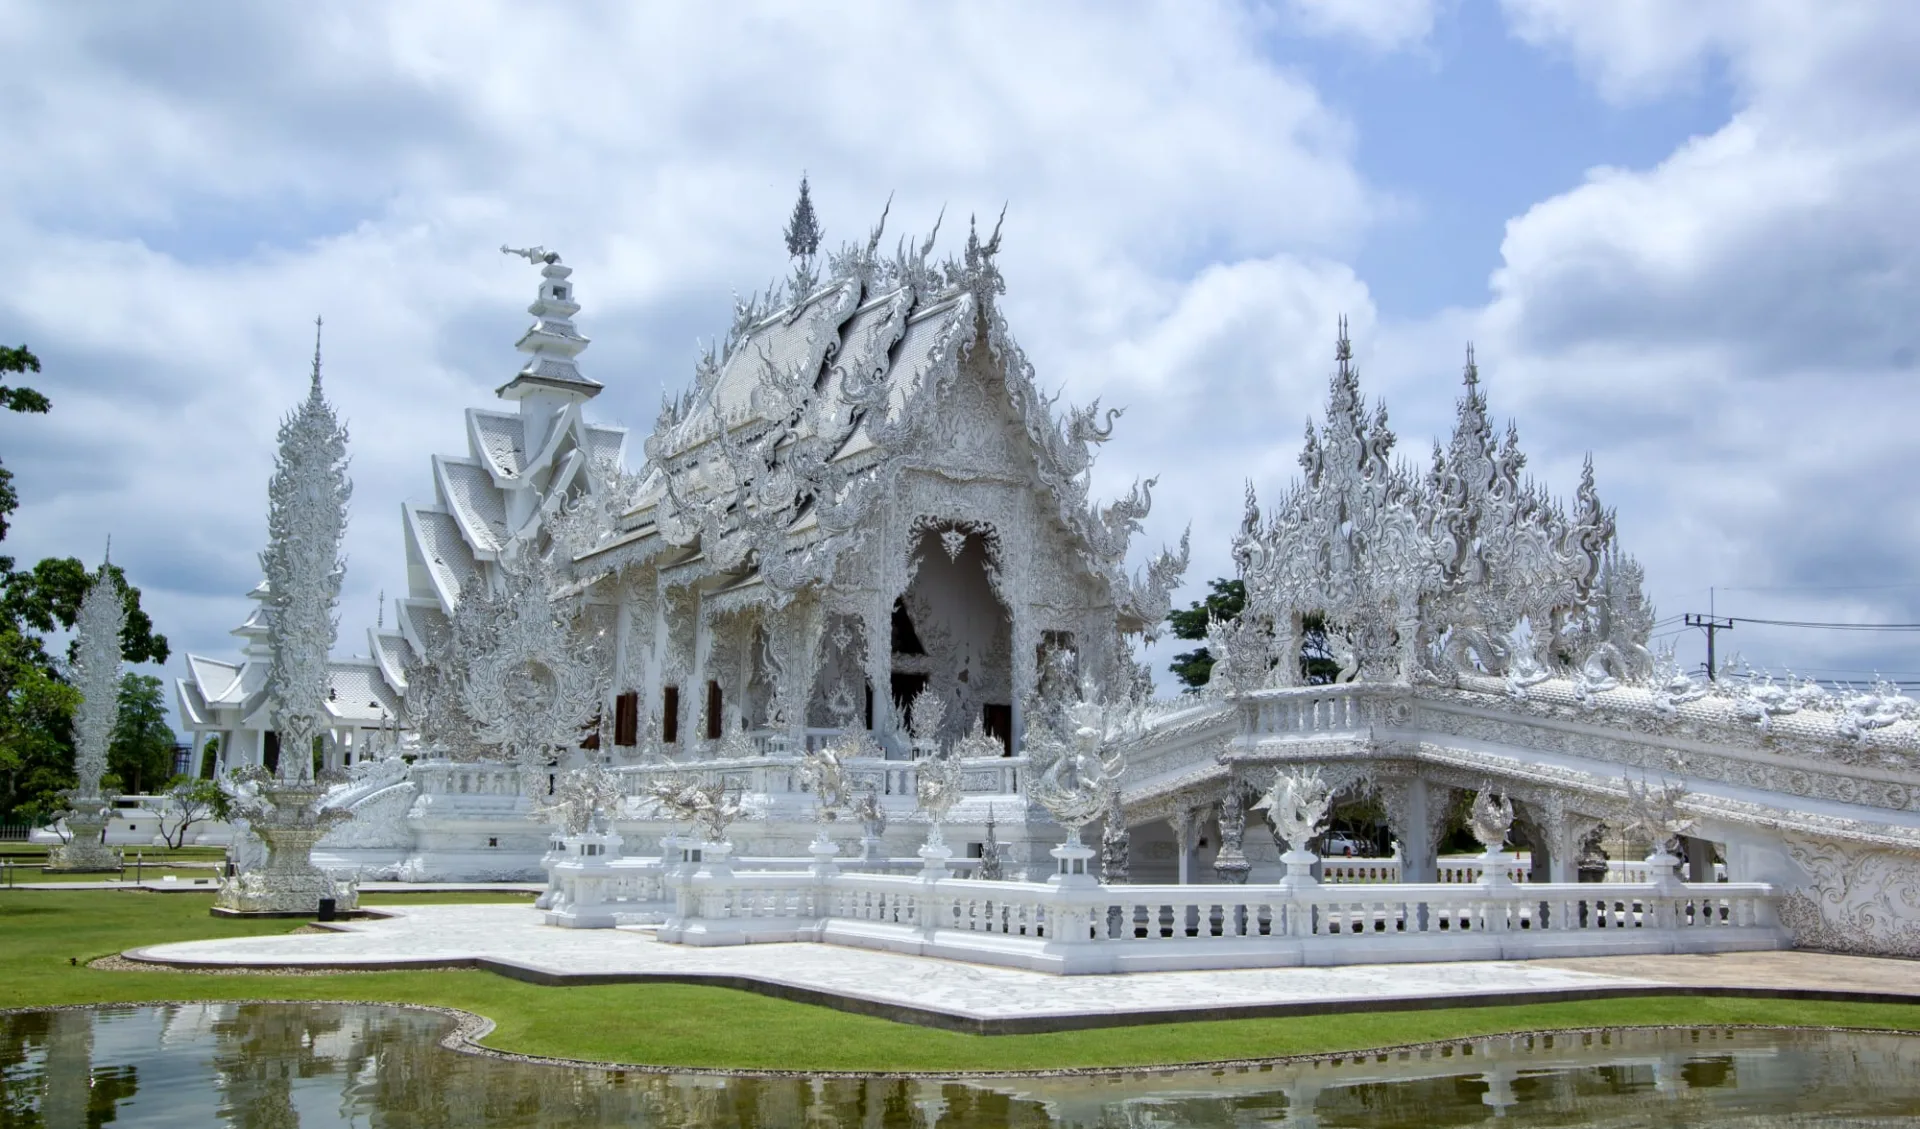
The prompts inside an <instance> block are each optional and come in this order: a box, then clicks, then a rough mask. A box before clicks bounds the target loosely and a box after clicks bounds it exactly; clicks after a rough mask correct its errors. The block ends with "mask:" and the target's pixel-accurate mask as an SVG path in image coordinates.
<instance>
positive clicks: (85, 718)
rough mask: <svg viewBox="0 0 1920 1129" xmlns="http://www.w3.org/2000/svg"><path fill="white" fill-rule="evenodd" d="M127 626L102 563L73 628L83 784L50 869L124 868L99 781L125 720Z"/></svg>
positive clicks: (77, 760)
mask: <svg viewBox="0 0 1920 1129" xmlns="http://www.w3.org/2000/svg"><path fill="white" fill-rule="evenodd" d="M126 622H127V610H126V605H125V603H124V602H123V601H122V599H121V595H120V584H119V582H118V581H116V580H115V579H114V576H113V569H112V562H111V560H106V561H103V562H102V563H101V565H100V572H99V574H98V575H97V576H96V577H95V578H94V581H93V583H92V585H90V586H89V587H88V588H87V594H86V596H85V597H84V598H83V599H82V600H81V601H80V615H79V618H78V619H77V620H76V621H75V623H74V628H75V632H76V635H77V647H76V654H75V655H74V661H73V666H72V669H71V671H70V676H71V678H72V680H73V688H74V689H75V690H78V691H79V692H80V709H79V711H78V712H77V713H76V714H75V716H74V720H73V745H74V749H73V767H74V772H75V774H76V775H77V776H78V777H79V783H78V786H77V787H75V788H74V789H73V791H72V792H70V793H69V794H68V798H67V803H68V805H69V807H70V809H71V810H69V811H68V812H67V813H66V823H67V830H68V832H69V838H68V841H67V842H66V843H63V844H61V845H60V846H58V847H55V848H54V849H53V851H52V852H51V853H50V854H49V857H48V859H47V865H48V868H49V869H54V870H117V869H119V860H118V859H117V858H115V856H114V854H113V852H112V851H110V850H108V849H107V848H106V846H105V845H104V844H103V843H102V842H101V838H102V834H103V832H104V831H105V830H106V826H107V816H108V812H107V804H108V801H109V799H110V797H108V796H106V795H104V794H102V793H101V791H100V777H101V775H102V774H103V773H105V772H106V769H107V746H108V745H109V744H110V743H112V741H113V727H114V724H115V723H116V722H117V721H118V720H119V718H120V632H121V629H122V628H124V627H125V626H126Z"/></svg>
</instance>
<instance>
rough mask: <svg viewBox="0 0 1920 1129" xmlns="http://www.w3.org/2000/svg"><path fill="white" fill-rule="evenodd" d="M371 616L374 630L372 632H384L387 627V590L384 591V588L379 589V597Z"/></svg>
mask: <svg viewBox="0 0 1920 1129" xmlns="http://www.w3.org/2000/svg"><path fill="white" fill-rule="evenodd" d="M373 615H374V618H373V628H374V630H375V631H384V630H386V626H387V590H386V589H385V588H382V589H380V595H379V596H378V597H377V598H376V607H375V611H374V613H373Z"/></svg>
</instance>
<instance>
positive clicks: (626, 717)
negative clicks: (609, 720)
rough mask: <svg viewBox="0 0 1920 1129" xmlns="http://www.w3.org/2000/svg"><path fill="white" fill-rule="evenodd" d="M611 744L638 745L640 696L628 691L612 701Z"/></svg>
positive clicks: (635, 692) (637, 693) (636, 692)
mask: <svg viewBox="0 0 1920 1129" xmlns="http://www.w3.org/2000/svg"><path fill="white" fill-rule="evenodd" d="M613 743H614V744H616V745H638V744H639V743H640V694H639V692H638V691H634V690H629V691H627V692H626V693H624V694H621V695H620V696H618V697H616V698H614V700H613Z"/></svg>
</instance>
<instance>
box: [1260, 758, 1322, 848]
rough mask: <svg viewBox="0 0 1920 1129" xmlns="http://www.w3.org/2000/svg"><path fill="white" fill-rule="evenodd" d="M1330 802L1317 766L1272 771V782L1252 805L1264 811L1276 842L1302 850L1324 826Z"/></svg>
mask: <svg viewBox="0 0 1920 1129" xmlns="http://www.w3.org/2000/svg"><path fill="white" fill-rule="evenodd" d="M1332 806H1333V789H1332V788H1329V787H1328V786H1327V782H1326V780H1325V779H1323V778H1322V777H1321V775H1320V770H1319V769H1318V768H1309V769H1306V770H1304V771H1303V770H1301V769H1298V768H1293V769H1281V770H1279V771H1277V772H1275V773H1274V774H1273V785H1272V787H1270V788H1268V789H1267V793H1266V795H1264V796H1262V797H1260V799H1259V801H1258V802H1257V803H1255V804H1254V805H1253V810H1255V811H1263V812H1265V813H1267V826H1268V827H1269V828H1271V829H1272V831H1273V837H1274V840H1275V841H1276V842H1279V843H1282V844H1285V845H1286V847H1287V848H1288V849H1289V850H1292V851H1305V850H1306V849H1307V844H1308V843H1311V842H1312V841H1313V840H1314V838H1315V837H1316V836H1318V835H1319V834H1320V830H1321V828H1323V827H1325V826H1326V823H1327V812H1328V810H1329V809H1330V808H1332Z"/></svg>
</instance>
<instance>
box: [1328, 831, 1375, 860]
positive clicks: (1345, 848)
mask: <svg viewBox="0 0 1920 1129" xmlns="http://www.w3.org/2000/svg"><path fill="white" fill-rule="evenodd" d="M1366 853H1367V846H1366V844H1365V843H1362V842H1361V841H1360V840H1358V839H1355V838H1354V837H1353V836H1351V835H1348V834H1346V833H1345V832H1341V831H1334V832H1330V833H1329V834H1327V835H1326V836H1325V837H1324V838H1323V839H1321V841H1320V854H1321V856H1322V857H1324V858H1334V857H1341V858H1352V857H1353V856H1355V855H1364V854H1366Z"/></svg>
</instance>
